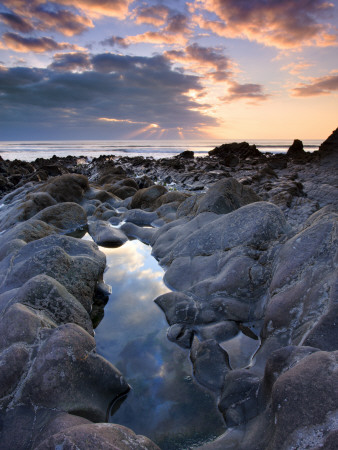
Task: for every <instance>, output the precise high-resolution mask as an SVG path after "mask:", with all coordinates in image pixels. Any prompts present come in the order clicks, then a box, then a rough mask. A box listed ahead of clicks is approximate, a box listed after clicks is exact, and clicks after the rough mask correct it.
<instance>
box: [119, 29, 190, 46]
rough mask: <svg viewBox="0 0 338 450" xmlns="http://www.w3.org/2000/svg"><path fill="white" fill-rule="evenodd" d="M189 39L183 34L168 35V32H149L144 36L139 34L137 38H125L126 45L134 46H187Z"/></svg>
mask: <svg viewBox="0 0 338 450" xmlns="http://www.w3.org/2000/svg"><path fill="white" fill-rule="evenodd" d="M187 40H188V39H187V38H186V37H185V36H184V35H183V34H179V33H178V34H173V33H168V32H167V31H166V30H163V31H147V32H145V33H142V34H137V35H136V36H128V37H127V38H125V43H126V45H128V46H129V45H132V44H155V45H162V44H168V45H173V44H180V45H185V44H186V43H187Z"/></svg>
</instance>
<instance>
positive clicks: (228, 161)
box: [222, 154, 240, 167]
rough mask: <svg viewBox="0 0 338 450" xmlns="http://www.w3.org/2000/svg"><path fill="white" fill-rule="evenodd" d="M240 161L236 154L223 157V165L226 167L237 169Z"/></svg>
mask: <svg viewBox="0 0 338 450" xmlns="http://www.w3.org/2000/svg"><path fill="white" fill-rule="evenodd" d="M239 161H240V159H239V158H238V156H236V155H234V154H228V155H224V156H223V157H222V164H223V165H224V166H226V167H236V166H238V164H239Z"/></svg>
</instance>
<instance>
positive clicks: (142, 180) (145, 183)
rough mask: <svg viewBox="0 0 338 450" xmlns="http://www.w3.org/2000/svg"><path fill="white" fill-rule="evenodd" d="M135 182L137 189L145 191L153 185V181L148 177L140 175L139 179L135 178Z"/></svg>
mask: <svg viewBox="0 0 338 450" xmlns="http://www.w3.org/2000/svg"><path fill="white" fill-rule="evenodd" d="M135 181H136V183H137V184H138V187H139V189H145V188H148V187H150V186H154V185H155V183H154V182H153V180H152V179H151V178H150V177H148V176H147V175H142V176H141V177H139V178H137V179H136V180H135Z"/></svg>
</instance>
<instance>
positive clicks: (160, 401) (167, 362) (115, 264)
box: [95, 240, 225, 450]
mask: <svg viewBox="0 0 338 450" xmlns="http://www.w3.org/2000/svg"><path fill="white" fill-rule="evenodd" d="M100 249H101V250H102V251H104V252H105V254H106V256H107V270H106V272H105V276H104V280H105V282H106V283H107V284H109V285H111V286H112V294H111V295H110V298H109V301H108V303H107V305H106V307H105V313H104V318H103V320H102V321H101V323H100V324H99V325H98V327H97V328H96V330H95V339H96V342H97V351H98V353H100V354H101V355H102V356H104V357H105V358H106V359H108V360H109V361H111V362H112V363H113V364H114V365H115V366H116V367H117V368H118V369H119V370H121V372H122V373H123V375H124V376H125V378H126V379H127V381H128V383H129V384H130V386H131V388H132V389H131V391H130V392H129V394H128V396H127V398H126V399H125V401H124V402H122V403H121V404H120V406H119V407H118V406H117V405H113V408H112V410H116V409H117V410H116V411H114V413H113V416H111V417H110V421H111V422H114V423H118V424H121V425H125V426H127V427H130V428H132V429H133V430H134V431H135V433H138V434H143V435H146V436H147V437H149V438H151V439H152V440H153V441H154V442H156V443H157V444H158V445H159V446H160V447H161V448H162V449H164V450H165V449H168V450H169V449H175V450H177V449H187V448H192V447H194V446H195V445H196V446H197V445H201V444H202V443H204V442H206V441H209V440H211V439H213V438H215V437H216V436H218V435H220V434H221V433H222V432H224V429H225V426H224V423H223V419H222V417H221V415H220V413H219V412H218V410H217V406H216V399H215V398H214V397H213V396H212V394H210V393H209V392H208V391H207V390H205V389H203V388H202V387H201V386H200V385H198V384H197V382H196V381H195V380H194V379H193V377H192V367H191V364H190V361H189V357H188V351H187V350H183V349H181V348H180V347H178V346H177V345H175V344H173V343H171V342H169V341H168V340H167V336H166V330H167V327H168V325H167V323H166V321H165V317H164V314H163V312H162V311H161V310H160V309H159V307H158V306H157V305H156V304H155V303H154V302H153V300H154V299H155V298H156V297H157V296H159V295H161V294H163V293H164V292H167V291H168V288H167V287H166V286H165V285H164V283H163V281H162V278H163V270H162V269H161V267H160V266H159V265H158V263H157V261H156V260H155V259H154V258H153V257H152V256H151V254H150V253H151V248H150V247H148V246H146V245H144V244H142V243H141V242H139V241H137V240H134V241H128V242H127V243H126V244H124V245H123V246H122V247H120V248H117V249H111V248H103V247H100Z"/></svg>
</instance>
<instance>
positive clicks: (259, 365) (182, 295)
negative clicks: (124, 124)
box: [0, 129, 338, 450]
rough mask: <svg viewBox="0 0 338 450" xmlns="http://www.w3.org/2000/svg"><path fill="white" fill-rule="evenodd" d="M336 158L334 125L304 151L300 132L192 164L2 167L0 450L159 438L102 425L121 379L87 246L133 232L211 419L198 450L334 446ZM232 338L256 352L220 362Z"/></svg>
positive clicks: (99, 258) (103, 290) (125, 160)
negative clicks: (273, 146)
mask: <svg viewBox="0 0 338 450" xmlns="http://www.w3.org/2000/svg"><path fill="white" fill-rule="evenodd" d="M337 155H338V129H337V130H335V131H334V132H333V133H332V135H331V136H330V137H329V138H328V139H327V140H326V141H325V142H324V143H323V144H322V145H321V147H320V149H319V151H318V152H314V153H307V152H304V150H303V146H302V143H301V141H298V140H296V141H294V144H293V145H292V146H291V147H290V149H289V151H288V153H287V154H286V155H273V154H262V153H260V152H259V151H258V150H257V149H256V147H255V146H254V145H249V144H247V143H236V144H224V145H222V146H220V147H218V148H216V149H214V150H213V151H211V152H209V156H208V157H205V158H194V155H193V154H192V152H184V153H182V154H181V155H179V156H177V157H174V158H166V159H160V160H154V159H152V158H142V157H134V158H129V157H114V156H113V155H112V156H108V157H107V156H105V157H99V158H95V159H93V160H91V161H88V160H86V159H85V158H75V157H67V158H57V157H53V158H51V159H50V160H44V159H38V160H36V161H34V162H32V163H27V162H22V161H3V160H0V171H1V175H0V190H1V192H2V199H1V201H0V254H1V262H0V264H1V267H2V270H1V272H0V273H1V276H0V277H1V282H0V346H1V349H0V351H1V353H0V359H1V362H0V365H1V367H2V370H1V374H0V390H1V395H0V398H1V399H0V404H1V416H0V419H1V420H0V423H1V425H0V439H1V441H0V442H1V448H4V449H12V448H16V449H54V448H56V447H57V446H62V448H64V449H66V448H69V449H70V448H85V449H109V448H112V449H113V448H119V449H155V448H158V447H157V446H156V444H154V443H152V442H151V441H150V440H149V439H148V438H146V437H143V436H136V435H135V434H134V433H133V432H132V431H131V430H129V429H127V428H125V427H123V426H120V425H114V424H107V423H104V422H105V421H106V419H107V413H108V411H109V407H110V405H111V404H112V403H113V402H114V401H115V400H116V399H118V398H119V397H120V396H122V395H124V394H125V393H126V392H127V391H128V390H129V385H128V383H127V381H126V380H125V379H124V378H123V374H121V373H120V372H119V371H118V369H116V368H115V367H114V366H112V365H111V364H110V363H109V362H108V361H106V360H105V359H104V358H102V357H101V356H100V355H98V354H97V353H96V350H95V340H94V337H93V335H94V331H93V324H94V326H95V325H96V324H97V323H98V321H99V320H100V318H101V317H102V314H103V308H104V304H105V299H106V295H107V286H105V285H104V283H103V277H102V276H103V271H104V268H105V255H104V254H103V253H102V252H101V251H100V250H99V249H98V246H97V245H100V246H106V247H117V246H120V245H123V243H125V242H126V241H127V240H128V239H134V238H137V239H140V240H141V241H142V242H144V243H147V244H149V245H151V247H152V253H153V255H154V257H155V258H156V259H158V260H159V262H160V264H161V265H162V266H163V267H164V268H165V282H166V284H167V285H168V286H169V287H170V289H171V290H172V292H170V293H167V294H164V295H162V296H160V297H158V298H157V299H156V300H155V301H156V303H157V304H158V305H159V307H160V308H161V309H162V310H163V312H164V314H165V316H166V319H167V322H168V324H169V329H168V339H169V340H170V341H173V342H175V343H176V344H177V345H180V346H181V347H183V348H186V349H189V355H190V360H191V363H192V367H193V374H194V376H195V378H196V380H197V381H198V382H199V383H200V384H201V385H202V386H204V387H205V388H206V389H208V390H210V391H212V392H214V393H215V395H216V396H217V398H218V407H219V410H220V412H221V413H222V415H223V417H224V421H225V430H226V431H225V433H224V435H223V436H220V437H219V438H218V439H217V440H216V441H214V442H211V443H209V444H205V445H204V446H202V447H201V448H203V449H242V450H262V449H266V450H272V449H274V450H277V449H278V450H279V449H285V450H287V449H294V448H295V449H296V448H297V449H305V448H307V449H310V448H311V449H319V448H325V449H334V448H335V443H336V442H337V438H338V426H337V405H338V398H337V392H338V378H337V357H338V353H337V350H338V333H337V330H336V320H337V302H338V295H337V291H338V284H337V279H338V277H337V207H338V195H337V191H338V184H337V166H338V164H337V160H338V158H337ZM117 226H118V227H117ZM86 231H88V232H89V234H90V235H91V237H92V239H93V241H94V243H93V242H89V241H85V240H81V239H79V238H78V237H79V236H81V235H83V234H84V233H85V232H86ZM239 333H242V334H244V335H246V336H247V337H249V338H250V339H253V340H259V341H260V346H259V349H258V350H257V352H256V353H255V355H253V359H252V362H251V363H250V364H249V365H247V366H244V367H233V366H232V361H231V359H229V354H228V352H227V351H226V348H227V342H231V340H232V339H233V338H234V337H236V336H238V335H239ZM207 413H208V412H207V411H206V414H207ZM58 448H59V447H58ZM60 448H61V447H60Z"/></svg>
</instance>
